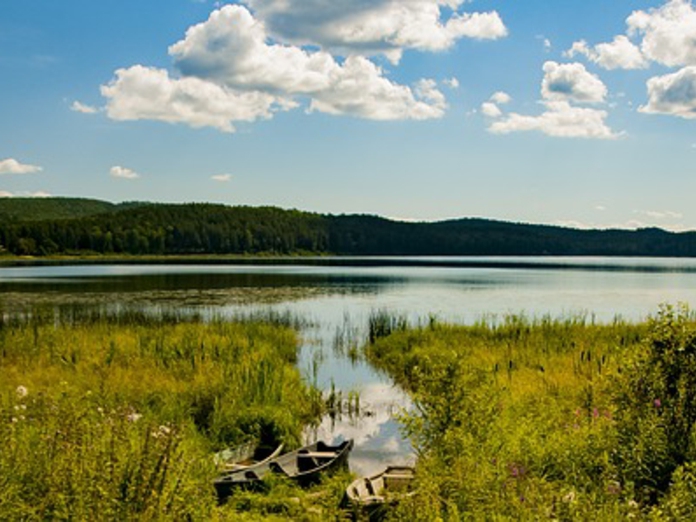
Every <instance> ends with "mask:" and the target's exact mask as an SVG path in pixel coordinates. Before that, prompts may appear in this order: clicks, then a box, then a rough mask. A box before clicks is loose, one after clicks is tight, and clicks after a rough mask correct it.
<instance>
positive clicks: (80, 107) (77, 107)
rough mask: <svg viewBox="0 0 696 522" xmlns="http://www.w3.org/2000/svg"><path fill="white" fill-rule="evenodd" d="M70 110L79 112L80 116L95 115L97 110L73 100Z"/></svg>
mask: <svg viewBox="0 0 696 522" xmlns="http://www.w3.org/2000/svg"><path fill="white" fill-rule="evenodd" d="M70 110H72V111H75V112H81V113H82V114H96V113H97V112H99V109H97V108H96V107H92V106H91V105H85V104H84V103H81V102H79V101H77V100H75V101H74V102H73V103H72V105H71V106H70Z"/></svg>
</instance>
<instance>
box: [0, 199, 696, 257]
mask: <svg viewBox="0 0 696 522" xmlns="http://www.w3.org/2000/svg"><path fill="white" fill-rule="evenodd" d="M0 249H1V250H2V251H3V252H4V253H8V254H14V255H21V256H26V255H31V256H50V255H71V254H75V255H79V254H88V253H91V254H105V255H109V254H127V255H189V254H261V253H269V254H278V255H287V254H298V253H314V254H325V253H326V254H336V255H522V256H524V255H568V256H571V255H597V256H618V255H621V256H682V257H684V256H696V232H684V233H672V232H667V231H664V230H660V229H654V228H653V229H642V230H637V231H627V230H577V229H570V228H563V227H557V226H547V225H528V224H517V223H508V222H501V221H491V220H485V219H460V220H450V221H442V222H436V223H405V222H397V221H391V220H388V219H384V218H381V217H378V216H369V215H324V214H315V213H310V212H302V211H299V210H284V209H280V208H275V207H247V206H239V207H230V206H225V205H216V204H207V203H195V204H152V203H151V204H144V203H139V204H126V205H124V206H114V207H113V208H109V209H108V211H106V212H103V211H102V212H101V213H98V214H94V215H87V216H78V217H72V218H47V219H38V218H36V217H34V219H33V220H26V219H25V220H22V219H3V218H2V209H1V208H0Z"/></svg>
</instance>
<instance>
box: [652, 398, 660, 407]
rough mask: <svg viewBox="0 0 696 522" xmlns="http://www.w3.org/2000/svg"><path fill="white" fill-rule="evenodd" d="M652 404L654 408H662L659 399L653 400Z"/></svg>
mask: <svg viewBox="0 0 696 522" xmlns="http://www.w3.org/2000/svg"><path fill="white" fill-rule="evenodd" d="M653 404H654V405H655V407H656V408H660V407H662V401H661V400H660V399H655V400H654V401H653Z"/></svg>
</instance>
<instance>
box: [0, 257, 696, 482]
mask: <svg viewBox="0 0 696 522" xmlns="http://www.w3.org/2000/svg"><path fill="white" fill-rule="evenodd" d="M664 302H670V303H677V302H685V303H688V304H690V305H692V306H693V305H694V304H695V303H696V260H692V259H650V258H639V259H633V258H632V259H623V258H369V259H362V258H317V259H302V260H295V261H287V260H285V261H283V262H278V263H277V264H274V262H273V261H268V260H265V261H263V263H262V264H253V263H249V262H244V263H241V262H240V264H235V265H96V266H92V265H81V266H41V267H39V266H27V267H16V268H15V267H12V268H10V267H6V268H0V305H2V307H3V309H5V310H7V309H10V310H11V309H19V308H21V307H22V306H26V305H31V304H35V303H45V304H67V303H70V304H82V305H85V306H104V305H107V306H114V307H118V306H121V305H135V306H140V307H143V308H146V309H147V308H157V309H168V308H174V309H186V310H192V311H195V310H201V311H204V312H205V313H216V314H223V315H224V314H228V315H234V314H238V313H240V312H249V311H257V310H261V311H267V310H269V309H270V310H275V311H281V312H291V313H292V314H294V315H297V316H300V317H301V318H303V319H308V320H309V321H310V322H311V324H312V326H310V327H307V328H306V329H305V332H304V344H303V347H302V350H301V357H300V362H299V365H300V368H301V369H302V371H303V372H305V374H306V375H307V378H308V379H313V378H314V375H316V378H317V381H318V385H319V386H320V387H323V388H324V389H328V388H330V387H331V385H332V383H333V384H334V385H335V386H336V388H337V389H339V390H343V391H346V392H347V391H350V390H355V391H359V392H360V395H361V403H362V405H363V407H364V408H366V409H367V410H368V411H370V412H371V415H369V416H366V417H364V418H361V419H359V420H350V419H344V420H338V421H336V422H332V421H331V420H329V419H327V420H326V421H325V422H324V423H323V424H322V425H321V426H320V427H319V428H318V429H317V430H316V431H315V432H313V433H312V434H308V438H312V437H320V438H324V439H341V438H354V439H355V440H356V448H355V450H354V452H353V455H352V457H351V467H352V468H353V470H354V471H356V472H357V473H371V472H373V471H375V470H377V469H380V468H381V467H382V466H383V465H384V464H385V463H403V462H407V461H408V460H409V459H411V458H412V456H411V452H410V449H409V446H408V444H407V443H406V442H405V441H404V440H403V439H402V438H401V436H400V434H399V430H398V425H397V424H396V422H394V421H393V420H392V413H393V412H394V410H395V409H398V408H401V407H407V406H408V401H407V399H406V397H405V396H404V394H403V393H402V392H401V391H400V390H398V389H397V388H395V387H394V386H393V385H392V383H391V382H390V381H389V379H388V378H386V377H385V376H383V375H380V374H379V373H378V372H376V371H375V370H374V369H372V368H371V367H369V366H368V365H366V364H365V363H362V362H358V363H354V362H351V361H350V360H349V359H348V358H347V357H346V356H345V355H344V354H343V353H342V352H341V350H336V349H335V344H336V343H335V341H336V339H337V337H340V336H341V335H343V334H346V333H348V334H349V335H348V337H352V338H357V339H359V338H361V336H363V335H364V328H365V325H366V324H367V319H368V317H369V315H370V313H371V312H373V311H375V310H387V311H390V312H394V313H397V314H401V315H404V316H406V317H408V318H409V319H410V320H411V321H413V322H417V321H423V320H427V318H428V317H429V316H432V315H434V316H436V317H438V318H440V319H442V320H447V321H453V322H459V323H471V322H473V321H476V320H480V319H482V318H486V319H490V320H496V319H500V318H502V317H504V316H505V315H506V314H510V313H524V314H525V315H527V316H529V317H535V316H541V315H546V314H549V315H551V316H552V317H563V316H568V315H577V314H583V315H585V316H587V317H588V319H594V320H596V321H600V322H601V321H611V320H612V319H614V318H615V317H616V316H620V317H623V318H625V319H629V320H640V319H644V318H645V317H647V316H648V315H650V314H653V313H655V312H656V310H657V308H658V306H659V304H660V303H664Z"/></svg>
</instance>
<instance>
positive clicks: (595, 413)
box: [592, 408, 599, 419]
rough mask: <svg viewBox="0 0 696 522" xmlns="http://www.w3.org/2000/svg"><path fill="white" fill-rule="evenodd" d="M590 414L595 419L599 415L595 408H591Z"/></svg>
mask: <svg viewBox="0 0 696 522" xmlns="http://www.w3.org/2000/svg"><path fill="white" fill-rule="evenodd" d="M592 416H593V417H594V418H595V419H596V418H597V417H599V410H598V409H597V408H595V409H593V410H592Z"/></svg>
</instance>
